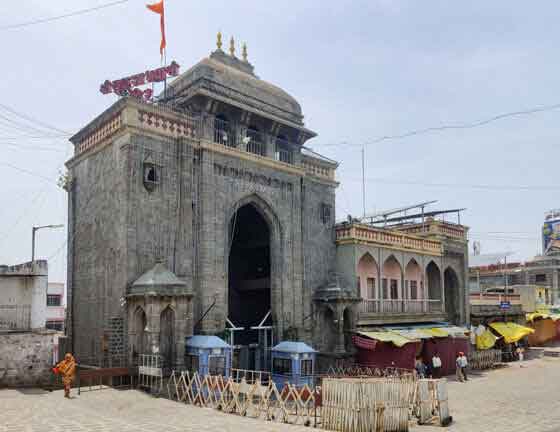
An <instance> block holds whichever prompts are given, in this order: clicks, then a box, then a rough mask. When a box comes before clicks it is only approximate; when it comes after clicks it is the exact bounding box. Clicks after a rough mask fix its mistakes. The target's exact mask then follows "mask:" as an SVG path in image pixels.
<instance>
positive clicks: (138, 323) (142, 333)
mask: <svg viewBox="0 0 560 432" xmlns="http://www.w3.org/2000/svg"><path fill="white" fill-rule="evenodd" d="M147 325H148V319H147V318H146V312H144V309H142V308H141V307H137V308H136V310H135V311H134V335H135V336H134V341H133V346H132V356H133V360H134V361H136V362H137V361H138V360H139V357H138V356H139V355H140V354H146V353H147V349H146V345H147V340H146V326H147Z"/></svg>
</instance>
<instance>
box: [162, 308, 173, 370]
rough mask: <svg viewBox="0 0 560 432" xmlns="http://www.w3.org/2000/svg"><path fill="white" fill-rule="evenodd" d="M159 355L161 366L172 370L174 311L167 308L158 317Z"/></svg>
mask: <svg viewBox="0 0 560 432" xmlns="http://www.w3.org/2000/svg"><path fill="white" fill-rule="evenodd" d="M159 353H160V355H161V356H162V357H163V366H164V367H166V368H173V366H174V365H175V311H174V310H173V309H171V308H170V307H169V306H167V307H166V308H165V309H164V310H163V312H162V313H161V315H160V324H159Z"/></svg>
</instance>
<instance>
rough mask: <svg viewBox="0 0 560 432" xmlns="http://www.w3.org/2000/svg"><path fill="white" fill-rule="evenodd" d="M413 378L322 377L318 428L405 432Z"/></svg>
mask: <svg viewBox="0 0 560 432" xmlns="http://www.w3.org/2000/svg"><path fill="white" fill-rule="evenodd" d="M415 391H416V380H413V379H410V380H406V379H405V380H403V379H395V378H325V379H323V388H322V398H323V409H322V427H323V428H324V429H329V430H335V431H340V432H384V431H386V432H404V431H408V420H409V409H410V407H411V406H412V402H413V400H414V395H415Z"/></svg>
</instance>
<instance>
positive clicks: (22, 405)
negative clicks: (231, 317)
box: [0, 357, 560, 432]
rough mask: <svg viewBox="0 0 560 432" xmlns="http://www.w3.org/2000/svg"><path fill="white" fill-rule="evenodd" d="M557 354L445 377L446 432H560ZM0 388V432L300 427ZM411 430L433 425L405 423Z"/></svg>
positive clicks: (102, 397)
mask: <svg viewBox="0 0 560 432" xmlns="http://www.w3.org/2000/svg"><path fill="white" fill-rule="evenodd" d="M559 382H560V359H557V358H549V357H545V358H541V359H537V360H531V361H526V362H524V363H523V364H519V363H516V364H510V365H509V367H507V368H503V369H498V370H493V371H490V372H485V373H481V374H477V375H472V376H471V377H470V379H469V381H468V382H467V383H459V382H455V381H450V383H449V404H450V410H451V415H452V416H453V419H454V422H453V424H452V425H451V426H450V427H449V428H448V430H449V431H451V432H477V431H481V432H483V431H492V432H500V431H504V432H516V431H523V432H556V431H559V430H560V398H559V397H558V383H559ZM62 396H63V393H62V391H54V392H45V391H42V390H35V389H22V390H13V389H4V390H0V432H6V431H18V432H20V431H21V432H23V431H26V432H37V431H52V432H58V431H61V432H62V431H64V432H72V431H99V432H104V431H116V430H118V431H123V432H128V431H130V432H132V431H134V432H141V431H146V432H148V431H150V432H151V431H165V432H172V431H193V432H195V431H231V432H236V431H240V432H241V431H243V432H249V431H288V432H289V431H293V432H297V431H303V430H310V428H305V427H303V426H291V425H284V424H280V423H275V422H265V421H260V420H254V419H249V418H244V417H240V416H236V415H231V414H223V413H221V412H219V411H216V410H212V409H208V408H198V407H192V406H188V405H184V404H179V403H177V402H173V401H169V400H166V399H162V398H160V399H157V398H153V397H151V396H148V395H146V394H144V393H142V392H139V391H135V390H114V389H110V388H105V389H102V390H94V391H83V392H82V393H81V395H79V396H78V395H77V392H76V391H73V397H72V399H70V400H66V399H64V398H63V397H62ZM411 430H415V431H419V432H422V431H425V432H432V431H441V430H442V429H441V428H440V427H434V426H417V425H411Z"/></svg>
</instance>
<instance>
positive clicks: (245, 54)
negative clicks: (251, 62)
mask: <svg viewBox="0 0 560 432" xmlns="http://www.w3.org/2000/svg"><path fill="white" fill-rule="evenodd" d="M243 61H247V44H246V43H245V42H243Z"/></svg>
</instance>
